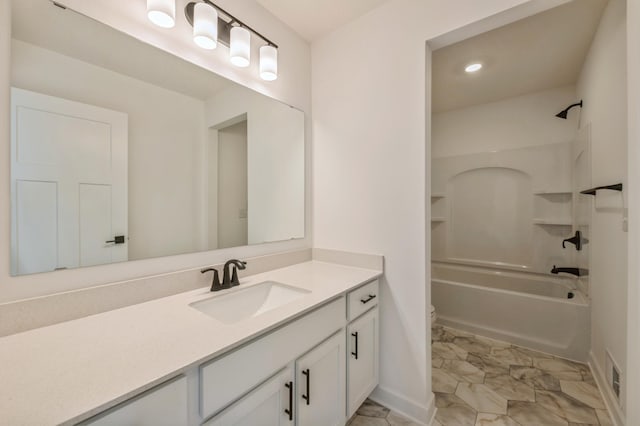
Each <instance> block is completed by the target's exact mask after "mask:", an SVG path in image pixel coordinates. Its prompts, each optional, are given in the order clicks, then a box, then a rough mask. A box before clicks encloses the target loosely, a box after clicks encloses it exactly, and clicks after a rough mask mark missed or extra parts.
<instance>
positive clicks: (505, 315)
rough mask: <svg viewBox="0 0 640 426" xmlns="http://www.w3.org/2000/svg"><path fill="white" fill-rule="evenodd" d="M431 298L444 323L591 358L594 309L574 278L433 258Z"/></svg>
mask: <svg viewBox="0 0 640 426" xmlns="http://www.w3.org/2000/svg"><path fill="white" fill-rule="evenodd" d="M570 297H571V298H570ZM431 303H432V304H433V305H434V306H435V308H436V314H437V315H438V321H437V322H438V323H440V324H442V325H444V326H450V327H454V328H457V329H461V330H466V331H469V332H472V333H476V334H479V335H482V336H487V337H492V338H495V339H499V340H505V341H507V342H510V343H513V344H516V345H520V346H524V347H527V348H531V349H535V350H538V351H542V352H546V353H549V354H552V355H556V356H560V357H563V358H569V359H572V360H576V361H582V362H585V361H586V360H587V354H588V351H589V346H590V309H589V304H588V300H587V299H586V297H585V296H584V294H582V293H581V292H580V291H579V290H578V289H576V285H575V280H573V279H571V278H556V277H549V276H546V275H543V274H532V273H528V272H517V271H505V270H500V269H489V268H480V267H472V266H463V265H456V264H449V263H445V262H433V263H432V266H431Z"/></svg>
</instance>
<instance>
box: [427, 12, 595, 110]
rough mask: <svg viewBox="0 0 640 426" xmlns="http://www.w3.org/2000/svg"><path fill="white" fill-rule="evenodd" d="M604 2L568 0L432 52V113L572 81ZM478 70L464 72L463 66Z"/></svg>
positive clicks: (549, 87) (584, 56)
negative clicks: (475, 66) (476, 64)
mask: <svg viewBox="0 0 640 426" xmlns="http://www.w3.org/2000/svg"><path fill="white" fill-rule="evenodd" d="M606 4H607V0H574V1H572V2H570V3H567V4H565V5H562V6H559V7H556V8H554V9H551V10H548V11H546V12H542V13H539V14H537V15H533V16H531V17H529V18H526V19H523V20H521V21H517V22H515V23H513V24H509V25H506V26H504V27H500V28H497V29H495V30H492V31H489V32H486V33H483V34H480V35H478V36H475V37H473V38H470V39H467V40H463V41H461V42H458V43H455V44H452V45H450V46H447V47H444V48H442V49H439V50H436V51H435V52H434V53H433V77H432V87H433V98H432V105H433V111H434V112H443V111H449V110H453V109H458V108H464V107H468V106H472V105H479V104H483V103H488V102H495V101H498V100H500V99H505V98H509V97H513V96H519V95H523V94H526V93H531V92H536V91H542V90H546V89H551V88H555V87H561V86H567V85H572V84H575V83H576V82H577V80H578V77H579V74H580V70H581V69H582V66H583V64H584V61H585V58H586V55H587V53H588V51H589V47H590V46H591V42H592V40H593V36H594V34H595V32H596V29H597V27H598V23H599V21H600V17H601V16H602V12H603V10H604V7H605V6H606ZM473 62H480V63H482V64H483V68H482V69H481V70H480V71H478V72H476V73H473V74H469V73H466V72H465V71H464V68H465V66H466V65H468V64H470V63H473Z"/></svg>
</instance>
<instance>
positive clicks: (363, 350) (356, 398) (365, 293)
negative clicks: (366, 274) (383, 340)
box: [347, 280, 379, 418]
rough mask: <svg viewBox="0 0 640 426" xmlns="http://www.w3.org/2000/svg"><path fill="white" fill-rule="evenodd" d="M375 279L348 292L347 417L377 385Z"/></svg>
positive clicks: (377, 344) (377, 290)
mask: <svg viewBox="0 0 640 426" xmlns="http://www.w3.org/2000/svg"><path fill="white" fill-rule="evenodd" d="M378 293H379V284H378V280H375V281H372V282H370V283H368V284H365V285H363V286H362V287H359V288H357V289H355V290H353V291H351V292H350V293H349V294H348V295H347V299H348V306H349V312H348V318H349V321H351V322H350V323H349V324H348V325H347V418H350V417H351V416H352V415H353V414H354V413H355V412H356V410H357V409H358V407H360V405H361V404H362V403H363V402H364V400H365V399H367V397H368V396H369V394H370V393H371V392H372V391H373V389H374V388H375V387H376V386H377V385H378V377H379V376H378V347H379V343H378V335H379V328H378V327H379V322H378V300H379V299H378Z"/></svg>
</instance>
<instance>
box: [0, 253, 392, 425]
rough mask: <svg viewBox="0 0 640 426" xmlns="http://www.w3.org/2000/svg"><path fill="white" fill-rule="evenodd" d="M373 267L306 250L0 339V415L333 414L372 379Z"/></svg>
mask: <svg viewBox="0 0 640 426" xmlns="http://www.w3.org/2000/svg"><path fill="white" fill-rule="evenodd" d="M381 274H382V271H379V270H372V269H363V268H359V267H351V266H345V265H339V264H333V263H328V262H320V261H316V260H313V261H308V262H304V263H299V264H295V265H292V266H288V267H285V268H281V269H276V270H272V271H269V272H265V273H261V274H257V275H253V276H250V277H245V278H243V279H242V280H241V285H240V286H239V287H235V288H233V289H231V290H226V291H220V292H216V293H211V292H209V291H208V289H207V288H202V289H198V290H194V291H189V292H185V293H181V294H177V295H174V296H170V297H165V298H162V299H157V300H153V301H150V302H146V303H141V304H138V305H133V306H128V307H125V308H122V309H117V310H113V311H109V312H105V313H102V314H98V315H93V316H89V317H86V318H81V319H77V320H74V321H69V322H65V323H61V324H56V325H52V326H49V327H43V328H39V329H34V330H31V331H27V332H24V333H18V334H14V335H11V336H7V337H4V338H2V339H0V362H1V363H2V364H3V365H5V366H8V365H10V366H11V368H10V369H7V368H3V369H2V370H0V395H2V398H0V412H1V413H2V417H3V420H2V421H3V422H7V424H12V425H20V424H39V425H44V424H77V423H80V424H96V425H123V424H133V423H135V424H154V425H159V424H166V425H199V424H206V425H223V424H224V425H227V424H247V425H249V424H258V420H256V419H260V420H259V423H260V424H273V425H280V424H282V425H287V424H299V425H341V424H344V422H345V421H346V420H347V419H348V418H349V417H350V416H351V415H352V414H353V413H354V412H355V410H356V409H357V408H358V406H359V405H360V404H361V403H362V402H363V401H364V399H365V398H366V397H367V396H368V395H369V393H370V392H371V391H372V390H373V388H374V387H375V386H376V385H377V383H378V308H377V305H378V300H379V288H378V285H379V284H378V280H377V278H378V277H380V276H381ZM244 302H246V303H244ZM225 306H227V307H230V308H232V309H231V310H227V311H224V307H225Z"/></svg>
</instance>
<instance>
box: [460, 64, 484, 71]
mask: <svg viewBox="0 0 640 426" xmlns="http://www.w3.org/2000/svg"><path fill="white" fill-rule="evenodd" d="M480 68H482V64H479V63H475V64H469V65H467V66H466V67H465V69H464V70H465V71H466V72H476V71H479V70H480Z"/></svg>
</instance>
